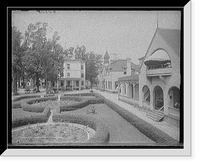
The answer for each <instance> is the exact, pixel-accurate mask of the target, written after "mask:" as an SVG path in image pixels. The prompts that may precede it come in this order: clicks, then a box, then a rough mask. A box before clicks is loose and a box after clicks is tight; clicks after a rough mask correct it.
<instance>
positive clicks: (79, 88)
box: [79, 80, 81, 91]
mask: <svg viewBox="0 0 200 165" xmlns="http://www.w3.org/2000/svg"><path fill="white" fill-rule="evenodd" d="M80 90H81V80H79V91H80Z"/></svg>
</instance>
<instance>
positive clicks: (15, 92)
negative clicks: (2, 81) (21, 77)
mask: <svg viewBox="0 0 200 165" xmlns="http://www.w3.org/2000/svg"><path fill="white" fill-rule="evenodd" d="M13 95H18V92H17V76H16V75H15V76H14V78H13Z"/></svg>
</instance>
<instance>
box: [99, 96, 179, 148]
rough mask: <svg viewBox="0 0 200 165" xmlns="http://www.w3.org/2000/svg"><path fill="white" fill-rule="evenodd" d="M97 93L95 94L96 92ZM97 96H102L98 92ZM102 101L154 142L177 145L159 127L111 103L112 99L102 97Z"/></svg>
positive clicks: (175, 141)
mask: <svg viewBox="0 0 200 165" xmlns="http://www.w3.org/2000/svg"><path fill="white" fill-rule="evenodd" d="M96 95H97V94H96ZM98 97H100V98H104V97H103V96H100V95H99V94H98ZM104 103H105V104H106V105H107V106H108V107H110V108H111V109H113V110H114V111H115V112H117V113H118V114H119V115H120V116H121V117H123V118H124V119H125V120H126V121H128V122H129V123H130V124H132V125H133V126H134V127H136V128H137V129H138V130H139V131H140V132H142V133H143V134H144V135H146V136H147V137H149V138H150V139H152V140H153V141H155V142H156V143H160V144H168V145H177V144H178V143H179V142H178V141H177V140H175V139H173V138H172V137H170V136H169V135H167V134H166V133H165V132H163V131H161V130H160V129H158V128H156V127H154V126H152V125H151V124H149V123H147V122H146V121H144V120H142V119H141V118H139V117H137V116H136V115H134V114H133V113H131V112H129V111H127V110H125V109H124V108H122V107H120V106H119V105H117V104H115V103H113V102H112V101H110V100H108V99H106V98H104Z"/></svg>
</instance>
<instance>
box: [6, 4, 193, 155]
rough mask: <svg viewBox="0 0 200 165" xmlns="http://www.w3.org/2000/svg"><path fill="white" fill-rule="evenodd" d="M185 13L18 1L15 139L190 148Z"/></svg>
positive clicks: (37, 143)
mask: <svg viewBox="0 0 200 165" xmlns="http://www.w3.org/2000/svg"><path fill="white" fill-rule="evenodd" d="M184 14H185V13H184V12H183V8H166V9H165V8H147V9H145V8H141V9H140V8H133V9H131V10H130V9H129V10H123V8H122V9H120V10H112V9H106V10H104V9H101V10H100V9H99V10H98V8H97V9H89V10H85V9H84V8H83V9H82V10H81V9H79V8H75V9H70V8H67V9H66V8H48V7H47V8H46V9H45V8H41V9H40V8H34V7H33V8H27V9H26V8H17V7H16V8H12V11H11V25H10V26H11V27H10V29H11V32H10V35H11V36H10V37H11V40H10V42H11V43H10V45H11V47H10V49H11V54H10V61H11V62H10V63H11V66H10V78H11V79H10V80H9V81H10V97H11V98H10V99H11V103H10V104H11V105H10V108H9V109H8V112H9V113H8V115H9V116H8V117H9V120H8V121H9V122H8V128H9V130H8V132H9V133H8V135H9V136H8V148H9V149H15V150H16V149H21V150H23V149H38V150H39V149H42V148H45V149H49V150H51V149H52V150H53V149H59V148H61V149H68V150H70V149H71V150H74V149H79V150H81V149H88V150H90V149H91V150H92V149H104V150H106V149H116V150H120V149H135V150H138V151H139V152H138V154H141V151H142V149H145V150H146V151H147V152H148V151H149V152H152V150H158V152H160V151H159V149H166V150H168V151H169V150H170V151H171V150H172V152H171V153H169V154H172V155H173V150H174V151H175V152H177V151H179V150H184V149H188V139H187V137H186V138H185V136H184V133H185V130H186V132H187V131H188V128H186V127H188V126H189V125H187V126H186V125H185V122H186V121H187V122H188V121H190V119H185V117H188V118H189V117H190V115H186V114H185V105H184V104H185V102H184V99H185V98H184V93H185V90H184V89H185V82H184V79H183V78H184V75H185V72H184V67H185V66H184V62H185V60H186V58H184V57H185V56H186V54H184V51H185V49H184V43H185V42H184V37H185V36H186V35H184V34H185V33H184V30H185V29H184V19H185V17H184ZM187 56H189V54H187ZM189 58H190V57H189ZM187 110H188V109H187ZM187 135H188V136H190V134H187ZM91 152H92V151H91ZM136 152H137V151H136ZM158 152H156V151H155V153H158ZM187 153H188V152H187ZM183 155H184V154H183Z"/></svg>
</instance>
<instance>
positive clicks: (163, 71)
mask: <svg viewBox="0 0 200 165" xmlns="http://www.w3.org/2000/svg"><path fill="white" fill-rule="evenodd" d="M171 75H172V68H158V69H149V70H147V71H146V76H147V77H154V76H171Z"/></svg>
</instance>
